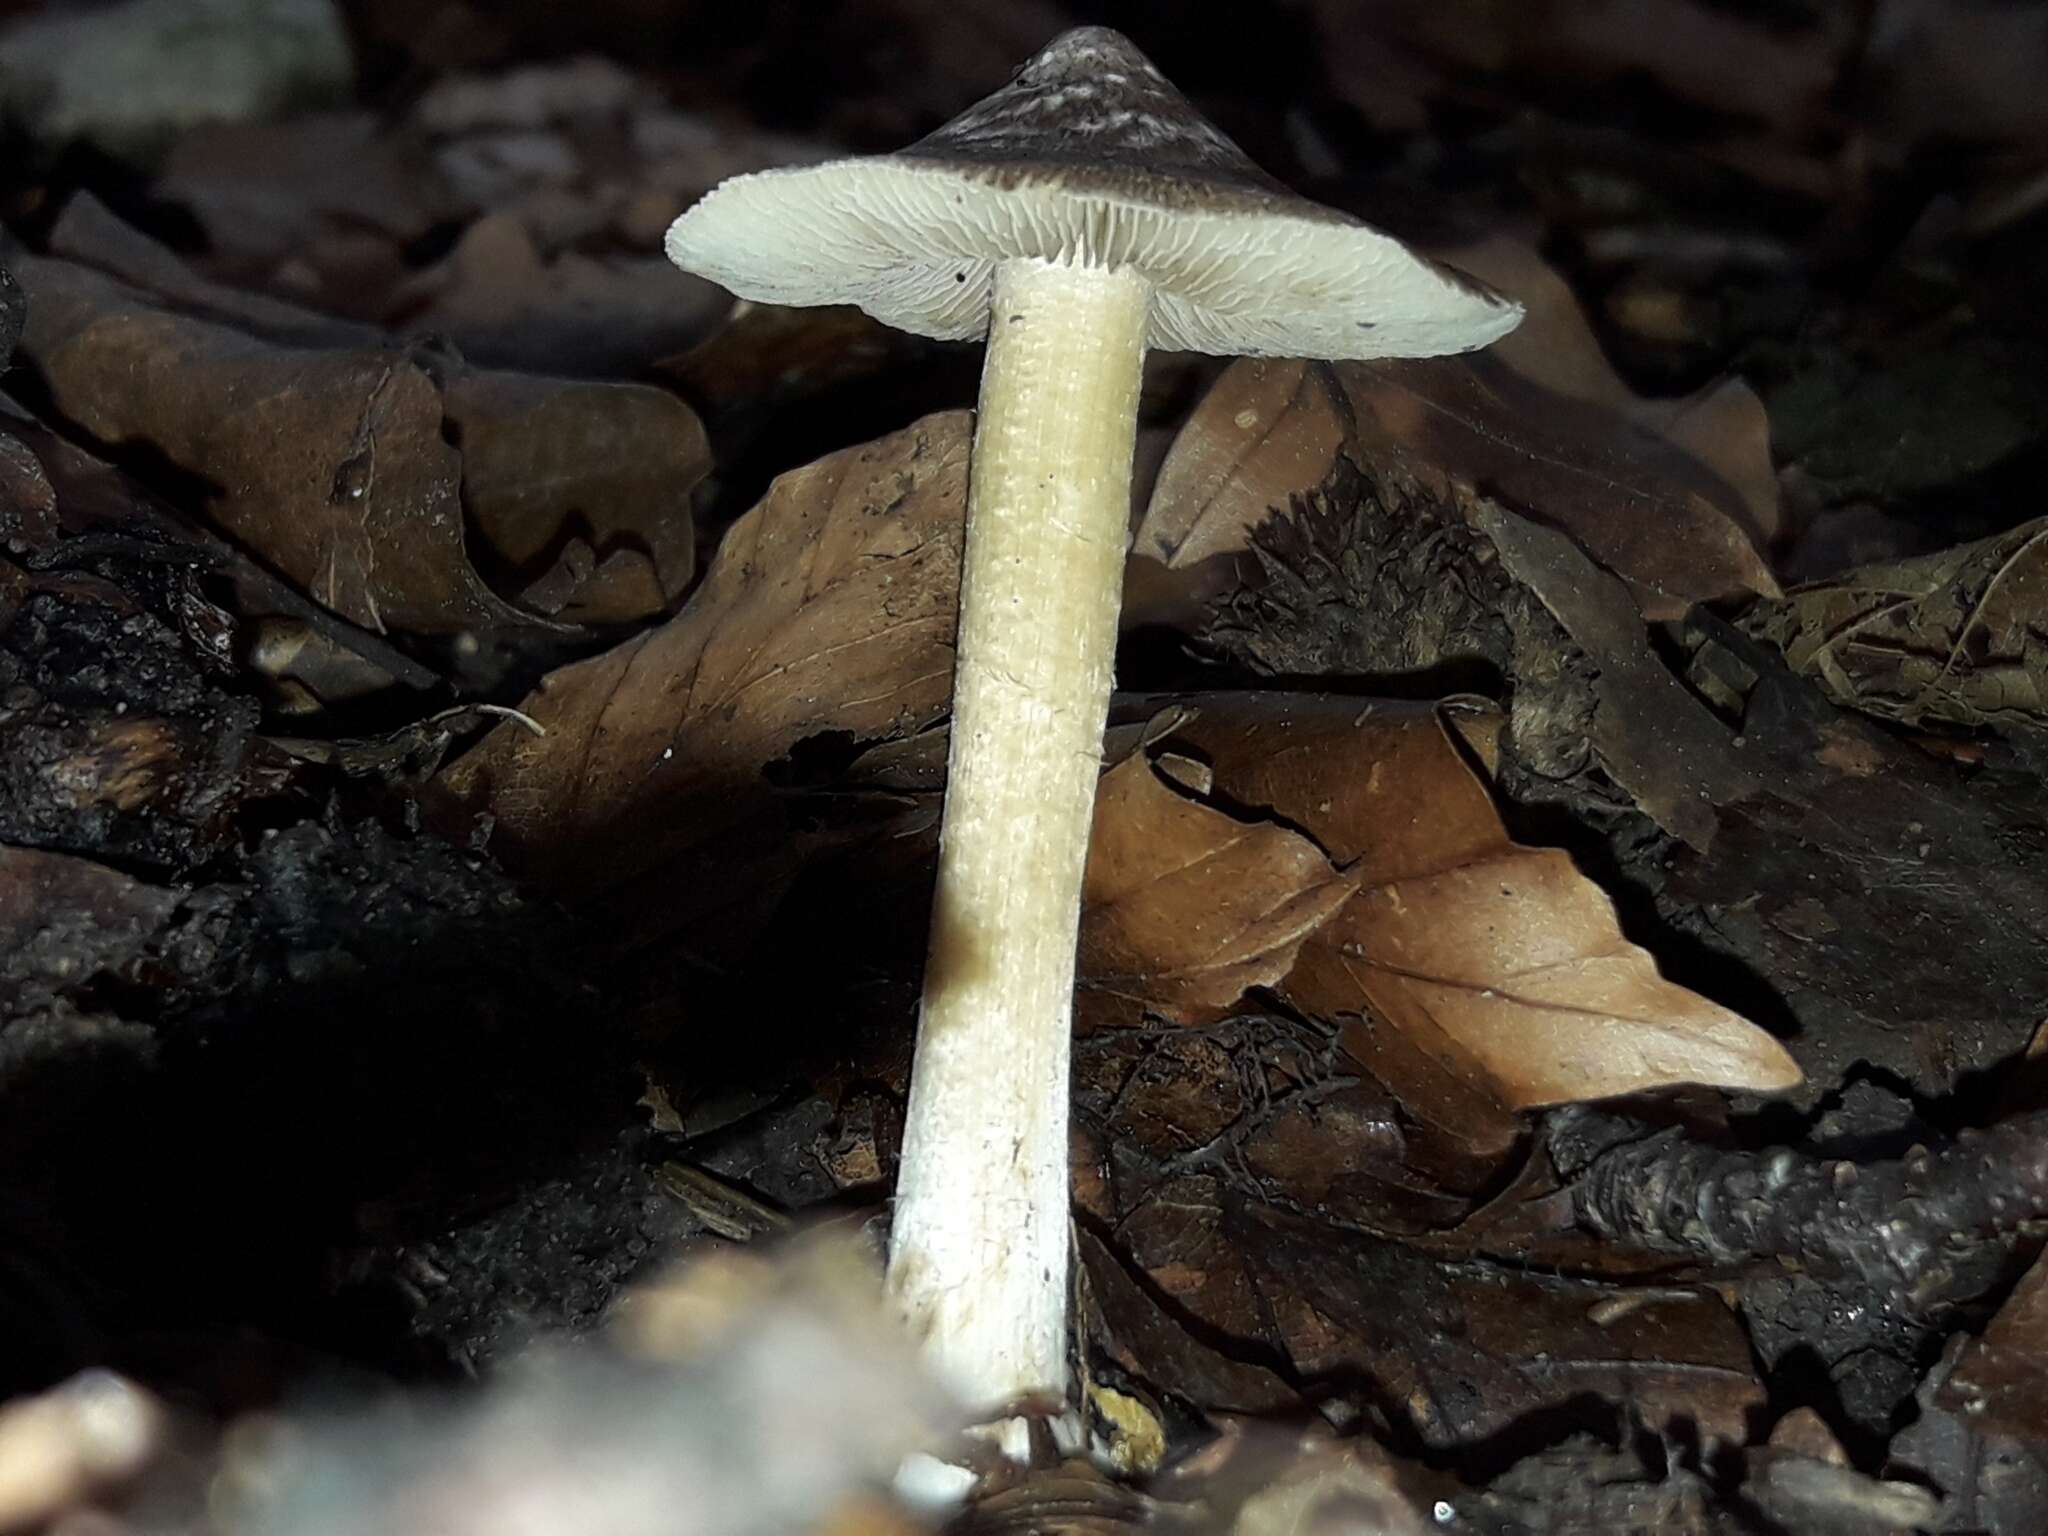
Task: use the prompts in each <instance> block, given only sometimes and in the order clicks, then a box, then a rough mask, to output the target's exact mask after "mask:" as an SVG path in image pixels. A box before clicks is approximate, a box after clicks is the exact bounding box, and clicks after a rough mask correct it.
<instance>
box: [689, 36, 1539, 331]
mask: <svg viewBox="0 0 2048 1536" xmlns="http://www.w3.org/2000/svg"><path fill="white" fill-rule="evenodd" d="M668 253H669V255H670V257H671V258H672V259H673V260H674V261H675V262H676V264H677V265H679V266H682V267H684V268H687V269H688V270H689V271H692V272H696V273H699V274H701V275H703V276H705V277H708V278H711V279H713V280H714V281H716V282H719V283H722V284H724V285H725V286H726V287H727V288H730V289H731V290H732V291H733V292H734V293H737V294H739V295H740V296H741V297H743V298H749V299H756V300H761V301H763V302H767V303H775V304H857V305H859V306H860V307H861V308H862V309H864V310H866V311H867V312H868V313H869V314H871V315H873V316H874V317H875V318H876V319H878V320H881V321H883V322H884V323H885V324H888V325H893V326H895V327H897V328H898V329H900V330H905V331H910V332H913V333H915V334H917V335H920V336H932V337H936V338H938V339H940V340H945V341H968V340H972V339H974V338H976V337H979V336H981V335H982V334H984V333H985V332H986V331H987V329H988V312H989V291H990V281H991V278H992V276H993V274H994V272H995V268H996V265H997V263H999V262H1002V261H1006V260H1013V259H1017V258H1023V257H1039V258H1042V259H1045V260H1049V261H1059V262H1066V263H1071V264H1073V265H1077V266H1078V265H1093V266H1107V267H1123V268H1128V269H1131V270H1133V271H1136V272H1138V273H1139V274H1140V275H1142V276H1143V277H1144V278H1145V279H1146V280H1147V281H1148V282H1150V283H1151V284H1152V286H1153V290H1154V292H1153V302H1152V318H1151V329H1150V334H1149V337H1148V340H1149V342H1150V344H1151V345H1152V346H1154V347H1164V348H1175V349H1182V350H1186V351H1193V352H1214V353H1220V354H1223V355H1226V356H1245V357H1316V358H1367V357H1429V356H1436V355H1438V354H1442V353H1447V352H1464V351H1469V350H1471V349H1472V348H1474V347H1483V346H1485V345H1486V344H1487V343H1488V342H1490V341H1493V340H1495V339H1496V338H1498V337H1500V336H1502V335H1505V334H1506V333H1507V332H1508V331H1510V330H1512V329H1513V328H1514V326H1515V324H1516V322H1517V321H1519V320H1520V319H1521V315H1522V311H1521V306H1520V305H1518V304H1515V303H1514V302H1513V301H1511V300H1509V299H1505V298H1502V297H1501V296H1500V295H1499V294H1497V293H1495V292H1494V291H1493V290H1492V289H1490V288H1488V287H1486V286H1485V285H1484V284H1482V283H1479V282H1477V281H1476V280H1474V279H1472V278H1469V277H1466V276H1464V275H1463V274H1462V273H1458V272H1454V271H1452V270H1451V269H1449V268H1447V267H1444V266H1442V265H1440V264H1438V263H1436V262H1432V261H1429V260H1427V259H1426V258H1424V257H1420V256H1417V255H1416V254H1414V253H1413V252H1411V251H1410V250H1408V248H1407V247H1406V246H1404V245H1402V244H1401V242H1400V241H1398V240H1396V239H1394V238H1393V237H1392V236H1390V235H1386V234H1382V233H1381V232H1380V231H1378V230H1376V229H1372V228H1370V227H1369V226H1367V225H1364V224H1361V223H1359V222H1358V221H1357V220H1355V219H1352V218H1350V217H1348V216H1346V215H1344V214H1341V213H1338V212H1336V211H1334V210H1333V209H1329V208H1324V207H1322V206H1321V205H1319V204H1316V203H1311V202H1309V201H1307V200H1306V199H1304V198H1300V197H1297V196H1295V195H1294V194H1293V193H1292V192H1289V191H1288V190H1287V189H1286V188H1285V187H1283V186H1281V185H1280V184H1279V183H1278V182H1276V181H1274V180H1273V179H1272V178H1271V177H1269V176H1267V175H1266V174H1265V173H1264V172H1263V171H1261V170H1260V169H1259V168H1258V167H1257V166H1255V165H1253V164H1252V162H1251V161H1250V160H1249V159H1247V158H1246V156H1245V154H1244V151H1243V150H1241V149H1239V148H1238V147H1237V146H1236V145H1235V144H1233V143H1232V142H1231V141H1230V140H1229V138H1227V137H1226V136H1225V135H1224V134H1223V133H1222V132H1221V131H1220V130H1219V129H1217V128H1216V127H1215V126H1214V125H1213V124H1211V123H1210V122H1209V121H1208V120H1207V119H1205V118H1204V117H1203V116H1202V115H1201V114H1200V113H1199V112H1197V111H1196V110H1195V109H1194V108H1193V107H1192V106H1190V105H1189V103H1188V101H1187V98H1186V97H1184V96H1182V95H1181V94H1180V92H1179V91H1177V90H1175V89H1174V88H1173V86H1171V85H1170V84H1168V83H1167V81H1166V79H1165V78H1164V77H1163V76H1162V75H1161V74H1160V73H1159V71H1158V70H1156V69H1155V68H1153V67H1152V64H1151V61H1150V60H1148V59H1147V58H1146V57H1145V56H1144V55H1143V54H1141V53H1140V52H1138V50H1137V49H1136V48H1135V47H1133V46H1132V44H1131V43H1130V41H1129V40H1128V39H1127V38H1125V37H1123V36H1122V35H1121V34H1120V33H1117V32H1113V31H1111V30H1110V29H1108V28H1107V27H1082V28H1080V29H1078V30H1076V31H1072V32H1068V33H1065V34H1064V35H1062V36H1060V37H1058V38H1055V39H1054V40H1053V41H1052V42H1051V43H1049V44H1048V45H1047V46H1046V47H1045V49H1044V50H1043V51H1041V52H1040V53H1039V54H1038V55H1037V56H1036V57H1035V58H1033V59H1032V60H1031V61H1030V62H1029V63H1027V64H1026V65H1024V67H1023V68H1022V69H1020V70H1018V72H1017V74H1016V77H1015V78H1014V79H1013V80H1011V82H1010V83H1009V84H1008V85H1006V86H1004V87H1003V88H1002V89H1001V90H999V91H997V92H995V93H994V94H993V95H991V96H989V97H988V98H987V99H986V100H984V101H982V102H980V103H978V104H977V105H975V106H972V107H970V108H968V109H967V110H966V111H965V112H963V113H961V114H960V115H959V116H958V117H956V118H954V119H953V120H952V121H951V122H950V123H948V124H946V125H945V127H943V128H941V129H939V130H938V131H937V132H936V133H933V134H932V135H930V136H929V137H928V138H925V139H921V140H919V141H918V142H917V143H916V144H913V145H911V146H910V147H909V148H908V149H905V150H901V151H899V152H898V153H896V154H893V155H881V156H876V157H874V158H870V159H860V160H836V161H830V162H828V163H826V164H823V165H813V166H802V167H795V168H791V169H786V170H773V171H762V172H758V173H756V174H754V175H751V176H737V177H734V178H733V179H732V180H730V181H727V182H725V183H723V184H722V185H720V186H718V187H716V188H714V189H713V190H712V191H711V192H710V194H709V195H707V196H706V197H705V198H704V199H703V200H702V201H701V202H699V203H698V204H697V205H696V206H695V207H694V208H692V209H691V210H690V211H689V212H688V213H686V214H684V215H683V216H682V217H681V218H680V219H678V220H676V222H675V225H674V226H673V227H672V228H671V229H670V230H669V234H668Z"/></svg>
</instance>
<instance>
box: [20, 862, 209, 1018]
mask: <svg viewBox="0 0 2048 1536" xmlns="http://www.w3.org/2000/svg"><path fill="white" fill-rule="evenodd" d="M178 899H179V898H178V893H177V892H176V891H173V890H169V889H166V888H164V887H161V886H152V885H144V884H142V883H141V882H140V881H137V880H135V879H133V878H131V877H130V876H128V875H125V874H123V873H121V872H120V871H119V870H116V869H111V868H109V867H108V866H107V865H104V864H98V863H95V862H93V861H92V860H90V859H81V858H74V857H72V856H71V855H69V854H63V853H50V852H44V851H42V850H39V849H34V848H13V847H7V846H5V845H0V1010H4V1011H5V1012H7V1013H10V1014H11V1013H13V1012H14V1011H16V1010H20V1011H22V1012H26V1011H28V1008H29V1006H30V1005H31V1004H35V1003H39V1002H46V1001H48V999H49V998H50V997H52V996H56V995H60V994H70V993H84V992H87V991H89V989H90V988H91V987H92V986H93V984H94V983H95V982H97V981H101V980H104V979H107V978H113V979H116V980H121V981H132V979H133V976H132V973H133V971H134V969H135V968H136V967H138V966H140V965H141V964H143V962H144V961H145V960H146V959H147V956H148V950H149V946H150V944H151V943H152V942H153V941H154V940H155V939H156V937H157V935H158V933H159V931H160V930H161V929H162V928H163V926H164V925H165V924H166V923H167V922H168V921H169V920H170V917H171V914H172V913H173V912H174V911H175V910H176V908H177V905H178Z"/></svg>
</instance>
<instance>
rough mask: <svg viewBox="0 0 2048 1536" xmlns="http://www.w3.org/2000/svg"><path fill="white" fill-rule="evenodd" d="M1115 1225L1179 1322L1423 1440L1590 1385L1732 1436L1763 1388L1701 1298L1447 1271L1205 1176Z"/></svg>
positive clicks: (1474, 1427) (1479, 1426)
mask: <svg viewBox="0 0 2048 1536" xmlns="http://www.w3.org/2000/svg"><path fill="white" fill-rule="evenodd" d="M1118 1235H1119V1237H1120V1238H1121V1239H1122V1241H1123V1243H1124V1245H1125V1246H1126V1247H1127V1249H1128V1251H1129V1253H1130V1255H1131V1258H1132V1260H1133V1261H1134V1262H1135V1263H1136V1264H1137V1265H1138V1266H1139V1268H1140V1269H1142V1270H1143V1271H1144V1273H1145V1275H1146V1277H1147V1278H1148V1279H1149V1281H1150V1282H1151V1284H1152V1286H1153V1287H1155V1288H1156V1289H1157V1291H1158V1292H1159V1293H1160V1294H1161V1295H1162V1296H1163V1297H1164V1298H1166V1300H1167V1301H1168V1302H1169V1303H1170V1304H1171V1306H1172V1307H1173V1308H1175V1309H1176V1310H1177V1311H1178V1313H1179V1314H1180V1315H1181V1316H1183V1317H1185V1318H1187V1319H1189V1320H1191V1321H1192V1322H1193V1323H1195V1324H1197V1325H1199V1326H1201V1327H1202V1328H1204V1329H1207V1330H1213V1331H1214V1332H1215V1333H1218V1334H1221V1335H1222V1336H1223V1337H1224V1338H1225V1339H1228V1340H1230V1341H1232V1343H1233V1345H1234V1346H1235V1350H1236V1352H1241V1353H1251V1352H1257V1353H1259V1354H1262V1355H1267V1356H1268V1357H1277V1358H1279V1359H1281V1360H1284V1361H1285V1362H1287V1365H1288V1367H1289V1368H1290V1370H1291V1371H1292V1372H1293V1374H1294V1376H1295V1377H1296V1378H1297V1379H1301V1380H1306V1381H1312V1382H1315V1383H1317V1393H1318V1398H1319V1400H1320V1401H1322V1402H1323V1403H1324V1404H1325V1405H1328V1404H1330V1403H1331V1402H1332V1401H1335V1402H1345V1401H1348V1402H1350V1403H1351V1404H1352V1405H1353V1406H1354V1407H1355V1408H1356V1409H1357V1410H1359V1411H1362V1412H1364V1413H1367V1414H1370V1415H1373V1416H1375V1417H1378V1418H1380V1419H1382V1420H1391V1421H1392V1422H1393V1423H1395V1424H1397V1425H1399V1427H1400V1432H1401V1433H1403V1434H1406V1435H1412V1436H1413V1437H1415V1438H1416V1439H1419V1440H1420V1441H1421V1442H1423V1443H1424V1444H1427V1445H1431V1446H1436V1447H1449V1446H1458V1445H1470V1444H1472V1443H1474V1442H1475V1441H1480V1440H1484V1439H1485V1438H1486V1437H1488V1436H1489V1435H1493V1434H1496V1433H1498V1432H1500V1431H1501V1430H1502V1429H1504V1428H1506V1427H1507V1426H1508V1425H1509V1424H1511V1423H1513V1422H1514V1421H1515V1420H1517V1419H1518V1418H1521V1417H1523V1416H1524V1415H1527V1414H1532V1413H1536V1412H1539V1411H1542V1410H1545V1409H1549V1410H1552V1411H1560V1412H1561V1411H1563V1410H1564V1409H1565V1405H1567V1404H1570V1403H1573V1402H1579V1403H1583V1402H1585V1401H1587V1400H1588V1398H1589V1397H1591V1396H1593V1395H1597V1396H1599V1397H1601V1398H1609V1399H1611V1398H1616V1397H1619V1398H1625V1399H1628V1400H1630V1401H1632V1402H1634V1403H1636V1404H1637V1405H1638V1406H1639V1408H1640V1409H1641V1411H1642V1413H1643V1415H1644V1417H1645V1418H1646V1419H1647V1420H1648V1421H1649V1422H1651V1423H1656V1424H1662V1423H1664V1422H1665V1421H1667V1420H1669V1419H1672V1418H1676V1417H1684V1418H1687V1419H1689V1420H1691V1421H1692V1422H1693V1423H1694V1425H1695V1426H1696V1427H1697V1429H1698V1431H1699V1432H1700V1433H1701V1435H1702V1436H1703V1437H1705V1438H1712V1439H1722V1440H1728V1441H1734V1442H1739V1441H1740V1439H1741V1438H1742V1436H1743V1434H1744V1431H1745V1428H1746V1422H1745V1421H1746V1416H1747V1415H1748V1414H1749V1413H1750V1412H1751V1411H1753V1410H1754V1409H1755V1407H1756V1406H1757V1405H1758V1404H1759V1403H1760V1402H1761V1401H1762V1400H1763V1387H1762V1384H1761V1383H1760V1382H1759V1381H1758V1380H1757V1378H1756V1374H1755V1371H1754V1368H1753V1366H1752V1363H1751V1357H1750V1351H1749V1345H1748V1342H1747V1340H1746V1339H1745V1337H1744V1335H1743V1333H1742V1329H1741V1327H1740V1325H1739V1324H1738V1323H1737V1322H1736V1320H1735V1318H1734V1316H1733V1315H1732V1314H1731V1313H1730V1312H1729V1311H1728V1309H1727V1308H1726V1307H1725V1306H1724V1305H1723V1304H1722V1303H1721V1302H1720V1301H1719V1300H1718V1299H1717V1298H1715V1297H1713V1296H1712V1295H1711V1294H1707V1293H1699V1292H1692V1291H1678V1290H1672V1289H1668V1288H1667V1289H1661V1290H1653V1291H1642V1292H1636V1293H1628V1292H1622V1293H1619V1294H1621V1295H1625V1296H1628V1297H1629V1304H1628V1305H1625V1306H1619V1307H1617V1306H1613V1305H1611V1303H1613V1302H1614V1300H1615V1298H1616V1296H1617V1292H1616V1291H1615V1290H1614V1289H1613V1288H1611V1287H1607V1286H1601V1285H1596V1284H1591V1283H1587V1282H1583V1281H1572V1280H1563V1279H1555V1278H1546V1277H1539V1276H1536V1275H1533V1274H1517V1275H1505V1274H1501V1273H1459V1272H1456V1271H1448V1272H1447V1271H1446V1270H1444V1269H1443V1268H1441V1267H1440V1266H1439V1264H1438V1262H1437V1261H1436V1260H1435V1259H1433V1258H1430V1257H1427V1256H1424V1255H1422V1254H1419V1253H1416V1252H1414V1251H1413V1250H1410V1249H1407V1248H1405V1247H1402V1246H1401V1245H1399V1244H1396V1243H1392V1242H1387V1241H1382V1240H1379V1239H1376V1238H1370V1237H1365V1236H1362V1235H1360V1234H1358V1233H1355V1232H1345V1231H1340V1230H1338V1229H1336V1228H1334V1227H1331V1226H1329V1225H1327V1224H1324V1223H1321V1222H1318V1221H1314V1220H1310V1219H1306V1218H1304V1217H1301V1216H1297V1215H1292V1214H1288V1213H1283V1212H1281V1211H1278V1210H1274V1209H1270V1208H1264V1207H1261V1206H1258V1205H1255V1204H1252V1203H1250V1202H1248V1201H1246V1200H1245V1199H1244V1198H1243V1197H1242V1196H1241V1195H1240V1194H1238V1193H1236V1192H1235V1191H1233V1190H1231V1189H1230V1187H1229V1186H1228V1184H1227V1183H1226V1182H1225V1181H1224V1180H1222V1179H1220V1178H1216V1177H1212V1176H1196V1175H1188V1176H1184V1177H1181V1178H1177V1179H1174V1180H1172V1181H1170V1182H1168V1183H1164V1184H1161V1185H1159V1186H1157V1187H1155V1188H1152V1189H1149V1190H1146V1191H1144V1192H1142V1194H1141V1195H1140V1196H1139V1198H1137V1199H1136V1201H1135V1202H1134V1204H1133V1207H1132V1208H1131V1209H1130V1210H1128V1211H1127V1212H1126V1213H1125V1214H1124V1217H1123V1220H1122V1222H1121V1224H1120V1225H1119V1228H1118ZM1603 1303H1608V1304H1609V1305H1604V1306H1603V1305H1602V1304H1603ZM1145 1337H1156V1335H1154V1334H1149V1333H1148V1334H1147V1335H1145ZM1172 1358H1180V1355H1179V1354H1178V1352H1176V1353H1175V1355H1174V1356H1173V1357H1172ZM1139 1363H1140V1365H1141V1367H1142V1368H1144V1370H1145V1371H1146V1372H1147V1373H1148V1374H1149V1371H1150V1369H1152V1368H1153V1367H1152V1362H1149V1361H1143V1360H1141V1361H1140V1362H1139ZM1326 1411H1327V1410H1326Z"/></svg>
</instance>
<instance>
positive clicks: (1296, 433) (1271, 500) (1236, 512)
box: [1131, 358, 1350, 570]
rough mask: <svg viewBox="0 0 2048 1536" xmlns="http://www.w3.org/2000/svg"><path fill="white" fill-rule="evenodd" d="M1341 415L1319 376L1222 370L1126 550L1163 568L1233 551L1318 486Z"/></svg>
mask: <svg viewBox="0 0 2048 1536" xmlns="http://www.w3.org/2000/svg"><path fill="white" fill-rule="evenodd" d="M1349 415H1350V413H1349V412H1348V410H1346V409H1345V406H1344V403H1343V400H1342V398H1341V397H1340V396H1339V395H1338V393H1337V391H1336V390H1335V389H1334V387H1333V381H1332V378H1331V375H1330V374H1329V373H1328V372H1327V371H1326V370H1324V369H1320V368H1311V367H1309V366H1308V365H1307V364H1306V363H1297V362H1286V361H1276V360H1273V359H1269V358H1251V359H1247V360H1245V361H1243V362H1240V363H1237V364H1235V365H1234V366H1232V367H1230V368H1228V369H1226V370H1225V371H1224V373H1223V376H1222V377H1221V378H1219V379H1218V380H1217V381H1216V383H1215V384H1214V385H1213V386H1211V388H1210V390H1209V392H1208V393H1207V394H1206V395H1204V396H1203V397H1202V400H1201V402H1200V403H1199V404H1198V405H1197V406H1196V407H1195V409H1194V411H1193V413H1192V414H1191V415H1190V416H1189V417H1188V420H1187V423H1186V424H1185V425H1184V426H1183V427H1182V428H1181V430H1180V432H1179V434H1178V435H1177V436H1176V437H1175V438H1174V440H1173V446H1172V447H1171V448H1170V449H1169V450H1168V451H1167V455H1166V462H1165V463H1164V464H1162V465H1161V466H1160V468H1159V478H1158V480H1157V481H1156V482H1154V484H1153V488H1152V498H1151V501H1150V502H1149V504H1148V505H1147V506H1146V509H1145V515H1144V518H1143V520H1142V521H1141V522H1140V523H1139V526H1138V532H1137V536H1136V538H1135V539H1134V540H1133V542H1132V546H1131V548H1132V553H1134V554H1138V555H1144V556H1146V557H1148V558H1150V559H1153V560H1157V561H1158V562H1159V563H1160V564H1162V565H1164V566H1166V567H1167V568H1168V569H1172V570H1177V569H1181V568H1184V567H1187V566H1191V565H1195V564H1197V563H1199V562H1200V561H1203V560H1207V559H1210V558H1212V557H1214V556H1216V555H1231V554H1236V553H1238V552H1239V551H1240V550H1242V549H1243V548H1244V547H1245V542H1246V539H1247V536H1248V535H1249V534H1250V532H1251V530H1252V529H1253V528H1256V527H1257V526H1258V525H1259V524H1260V523H1262V522H1264V521H1265V520H1266V519H1267V518H1268V517H1269V516H1271V515H1272V512H1273V509H1274V508H1276V507H1284V506H1286V505H1287V502H1288V498H1289V497H1291V496H1298V495H1301V494H1303V493H1305V492H1307V491H1310V490H1313V489H1314V488H1315V487H1316V486H1318V485H1321V484H1322V483H1323V480H1324V477H1326V476H1327V475H1328V474H1329V473H1330V466H1331V465H1332V464H1333V463H1335V462H1336V458H1337V455H1338V454H1339V453H1340V452H1341V451H1343V448H1344V445H1345V443H1346V442H1347V441H1348V440H1349V438H1350V420H1349Z"/></svg>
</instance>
